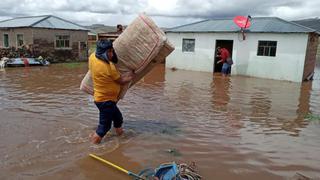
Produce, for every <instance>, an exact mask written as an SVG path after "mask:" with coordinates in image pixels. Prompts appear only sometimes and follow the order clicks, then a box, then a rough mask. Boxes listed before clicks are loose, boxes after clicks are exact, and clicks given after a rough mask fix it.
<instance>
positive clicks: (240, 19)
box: [233, 16, 251, 29]
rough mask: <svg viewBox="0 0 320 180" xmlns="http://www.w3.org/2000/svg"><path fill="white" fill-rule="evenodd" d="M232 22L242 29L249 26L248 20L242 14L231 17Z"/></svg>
mask: <svg viewBox="0 0 320 180" xmlns="http://www.w3.org/2000/svg"><path fill="white" fill-rule="evenodd" d="M233 22H234V23H236V25H237V26H239V27H240V28H243V29H246V28H249V27H250V26H251V22H250V20H249V19H248V18H247V17H244V16H236V17H235V18H234V19H233Z"/></svg>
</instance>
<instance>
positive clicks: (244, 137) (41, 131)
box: [0, 63, 320, 180]
mask: <svg viewBox="0 0 320 180" xmlns="http://www.w3.org/2000/svg"><path fill="white" fill-rule="evenodd" d="M86 71H87V64H86V63H81V64H53V65H50V66H49V67H31V68H6V69H5V70H0V132H1V133H0V142H1V144H0V179H124V180H126V179H128V180H129V179H130V178H129V177H128V176H127V175H125V174H122V173H120V172H118V171H116V170H115V169H113V168H110V167H108V166H106V165H104V164H102V163H100V162H98V161H96V160H94V159H91V158H90V157H88V154H89V153H95V154H98V155H100V156H101V157H103V158H105V159H108V160H110V161H111V162H114V163H115V164H118V165H120V166H122V167H124V168H126V169H128V170H131V171H133V172H139V171H140V170H142V169H144V168H147V167H153V168H155V167H157V166H158V165H159V164H161V163H164V162H170V161H176V162H178V163H179V162H186V163H189V162H195V163H196V165H197V168H198V172H199V174H201V175H202V176H203V177H204V179H210V180H211V179H212V180H213V179H230V180H234V179H243V180H247V179H259V180H262V179H266V180H270V179H288V178H291V177H293V176H294V175H295V174H296V173H301V174H303V175H305V176H308V177H313V178H316V177H317V178H319V177H320V156H319V152H320V138H319V137H320V131H319V129H320V68H319V67H318V68H317V72H316V76H315V80H314V81H312V82H304V83H302V84H300V83H292V82H286V81H276V80H266V79H259V78H250V77H242V76H233V77H231V78H226V79H224V78H222V77H221V76H220V75H218V74H217V75H212V74H211V73H204V72H193V71H183V70H177V71H172V70H170V69H165V68H164V66H163V65H161V66H158V67H156V68H155V69H154V70H153V71H152V72H151V73H150V74H148V75H147V76H146V77H145V78H144V79H143V80H142V81H140V82H139V83H138V84H136V85H135V86H134V87H133V88H132V89H130V90H129V92H128V93H127V94H126V97H125V98H124V100H122V101H121V102H119V108H120V110H121V111H122V113H123V115H124V122H125V123H124V127H125V129H126V133H125V135H124V137H116V136H115V135H114V133H110V134H108V135H107V137H106V138H105V139H104V141H103V143H102V144H101V145H92V144H91V143H90V142H89V139H88V136H89V134H90V133H91V132H93V131H94V130H95V128H96V125H97V123H98V109H97V108H96V107H95V105H94V103H93V100H92V97H91V96H89V95H86V94H84V93H83V92H80V90H79V84H80V82H81V80H82V78H83V76H84V74H85V73H86Z"/></svg>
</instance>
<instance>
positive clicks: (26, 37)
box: [0, 28, 33, 48]
mask: <svg viewBox="0 0 320 180" xmlns="http://www.w3.org/2000/svg"><path fill="white" fill-rule="evenodd" d="M4 34H8V35H9V47H17V34H23V42H24V44H25V45H28V44H33V39H32V30H31V29H30V28H15V29H0V48H4V39H3V35H4Z"/></svg>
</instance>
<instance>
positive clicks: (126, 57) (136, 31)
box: [80, 14, 174, 99]
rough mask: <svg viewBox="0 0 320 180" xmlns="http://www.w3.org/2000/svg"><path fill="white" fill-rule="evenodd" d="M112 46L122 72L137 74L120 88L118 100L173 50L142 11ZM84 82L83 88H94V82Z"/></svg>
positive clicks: (163, 34)
mask: <svg viewBox="0 0 320 180" xmlns="http://www.w3.org/2000/svg"><path fill="white" fill-rule="evenodd" d="M113 47H114V50H115V52H116V53H117V56H118V63H117V64H116V67H117V69H118V70H119V71H120V73H121V74H123V73H126V72H129V71H134V72H135V74H136V76H135V78H134V79H133V80H132V82H130V83H128V84H126V85H124V86H122V87H121V91H120V94H119V97H118V99H122V98H123V97H124V95H125V93H126V92H127V90H128V88H129V87H131V86H132V85H134V84H135V83H136V82H138V81H139V80H140V79H141V78H143V77H144V76H145V75H146V74H147V73H148V72H150V71H151V70H152V68H153V67H154V66H155V65H157V64H159V63H161V62H162V61H164V59H165V58H166V57H167V56H168V55H169V54H170V53H171V52H172V51H173V50H174V47H173V46H172V44H171V43H170V42H169V41H168V40H167V38H166V36H165V33H164V32H163V31H162V30H161V29H160V28H159V27H157V25H156V24H155V23H154V22H153V21H152V20H151V19H150V18H149V17H147V16H146V15H145V14H140V15H139V17H137V18H136V19H135V20H134V21H133V22H132V23H131V24H130V25H129V26H128V27H127V28H126V29H125V31H124V32H123V33H122V34H121V35H120V36H119V37H118V38H117V39H116V40H115V41H114V42H113ZM88 73H89V72H88ZM88 73H87V74H88ZM89 75H90V74H89ZM83 81H84V83H83V87H82V88H81V87H80V89H82V90H86V89H88V87H90V86H91V87H92V81H91V82H90V81H88V80H87V79H86V80H85V79H84V80H83ZM92 89H93V88H92ZM85 92H86V91H85ZM87 93H88V92H87Z"/></svg>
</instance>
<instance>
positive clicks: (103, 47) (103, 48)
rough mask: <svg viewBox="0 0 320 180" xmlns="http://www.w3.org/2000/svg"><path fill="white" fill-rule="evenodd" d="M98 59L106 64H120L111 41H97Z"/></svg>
mask: <svg viewBox="0 0 320 180" xmlns="http://www.w3.org/2000/svg"><path fill="white" fill-rule="evenodd" d="M96 57H97V58H99V59H101V60H104V61H106V62H109V61H111V62H113V63H117V62H118V57H117V55H116V52H115V51H114V49H113V45H112V42H111V41H109V40H99V41H97V49H96Z"/></svg>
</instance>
